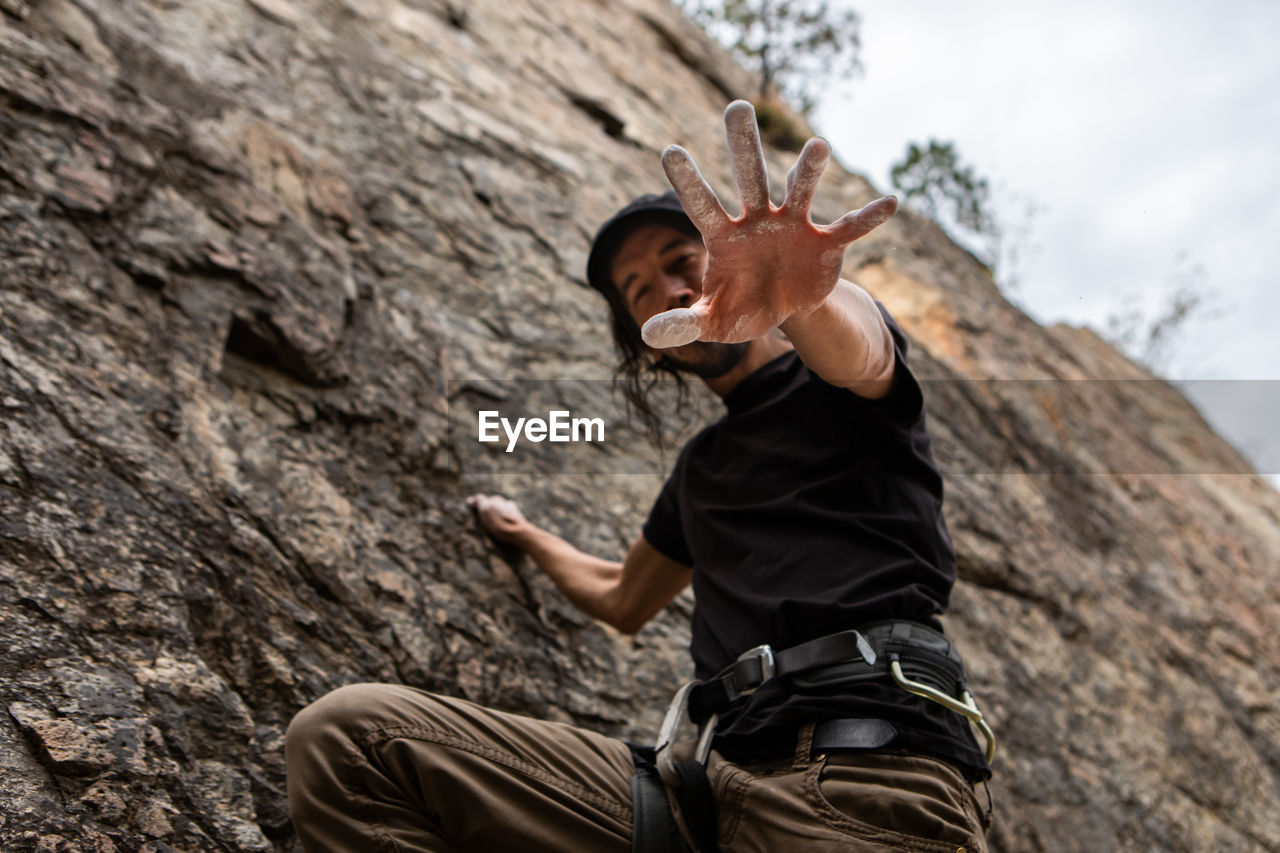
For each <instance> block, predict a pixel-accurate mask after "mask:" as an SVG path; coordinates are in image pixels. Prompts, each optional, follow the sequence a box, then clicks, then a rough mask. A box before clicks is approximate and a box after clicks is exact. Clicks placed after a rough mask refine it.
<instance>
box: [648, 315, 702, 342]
mask: <svg viewBox="0 0 1280 853" xmlns="http://www.w3.org/2000/svg"><path fill="white" fill-rule="evenodd" d="M701 331H702V329H701V323H700V322H699V320H698V315H697V314H695V313H694V312H693V311H691V310H690V309H688V308H675V309H673V310H671V311H664V312H662V313H661V314H657V315H655V316H653V317H650V318H649V321H648V322H647V323H645V324H644V327H643V328H641V329H640V337H641V338H642V339H643V340H644V342H645V343H646V344H648V345H649V346H651V347H653V348H654V349H667V348H669V347H679V346H684V345H685V344H689V343H693V342H694V341H696V340H697V339H698V335H699V334H700V333H701Z"/></svg>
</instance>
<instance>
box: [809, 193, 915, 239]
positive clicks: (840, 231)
mask: <svg viewBox="0 0 1280 853" xmlns="http://www.w3.org/2000/svg"><path fill="white" fill-rule="evenodd" d="M897 212H898V200H897V199H896V198H894V197H893V196H891V195H890V196H885V197H884V198H881V199H876V200H875V201H873V202H871V204H868V205H867V206H866V207H864V208H862V209H861V210H854V211H850V212H849V213H846V214H845V215H844V216H841V217H840V218H839V219H837V220H836V221H835V222H832V223H831V224H830V225H828V226H826V227H825V228H822V229H821V230H823V231H825V232H826V233H827V234H830V235H831V236H832V237H834V238H836V240H838V241H839V242H840V243H841V244H842V245H848V244H849V243H852V242H853V241H854V240H857V239H858V238H859V237H862V236H864V235H866V234H869V233H871V232H872V231H874V230H875V229H876V228H879V227H880V226H881V225H883V224H884V223H885V222H886V221H887V220H888V219H889V217H891V216H893V215H894V214H895V213H897Z"/></svg>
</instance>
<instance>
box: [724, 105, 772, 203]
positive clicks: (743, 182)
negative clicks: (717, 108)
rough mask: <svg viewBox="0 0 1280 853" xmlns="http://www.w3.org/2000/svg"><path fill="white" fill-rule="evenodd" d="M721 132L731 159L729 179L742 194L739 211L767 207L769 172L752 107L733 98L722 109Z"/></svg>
mask: <svg viewBox="0 0 1280 853" xmlns="http://www.w3.org/2000/svg"><path fill="white" fill-rule="evenodd" d="M724 133H725V137H726V138H727V139H728V141H729V154H730V156H731V157H732V159H733V179H734V180H735V181H736V182H737V184H738V194H739V195H741V196H742V212H743V213H744V214H745V213H750V212H751V211H753V210H764V211H767V210H768V209H769V171H768V169H767V168H766V167H765V164H764V148H763V147H762V146H761V145H760V128H758V127H757V126H756V108H755V107H753V106H751V104H750V103H748V102H747V101H734V102H733V103H732V104H730V105H729V107H728V108H727V109H726V110H725V111H724Z"/></svg>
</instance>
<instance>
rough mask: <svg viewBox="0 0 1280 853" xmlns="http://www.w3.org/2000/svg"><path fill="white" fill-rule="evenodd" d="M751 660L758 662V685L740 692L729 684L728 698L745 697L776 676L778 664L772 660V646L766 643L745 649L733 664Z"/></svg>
mask: <svg viewBox="0 0 1280 853" xmlns="http://www.w3.org/2000/svg"><path fill="white" fill-rule="evenodd" d="M752 659H758V660H759V661H760V683H759V684H756V685H754V686H752V687H746V688H743V689H741V690H740V689H738V686H737V685H736V684H730V685H728V687H729V688H730V693H731V695H730V697H729V698H731V699H737V698H738V697H739V696H746V695H748V694H751V693H754V692H755V691H756V690H758V689H759V687H760V685H761V684H764V683H765V682H766V681H768V680H769V679H770V678H773V677H774V676H775V675H777V674H778V664H777V661H775V660H774V658H773V646H771V645H769V644H768V643H765V644H764V645H760V646H756V647H755V648H754V649H747V650H746V651H745V652H743V653H742V654H740V655H738V659H737V661H735V663H742V662H743V661H748V660H752Z"/></svg>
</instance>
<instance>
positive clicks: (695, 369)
mask: <svg viewBox="0 0 1280 853" xmlns="http://www.w3.org/2000/svg"><path fill="white" fill-rule="evenodd" d="M749 346H750V342H749V341H743V342H742V343H736V344H722V343H715V342H711V341H694V342H693V343H691V344H685V345H684V346H682V347H674V348H672V349H670V350H665V351H664V352H663V356H662V360H663V362H665V363H666V364H667V366H669V367H670V368H671V369H673V370H678V371H680V372H681V373H692V374H693V375H694V376H697V377H699V378H700V379H719V378H720V377H721V376H724V375H725V374H726V373H728V372H729V371H730V370H733V369H734V368H735V367H737V366H738V364H739V363H741V361H742V359H743V358H745V357H746V355H747V349H748V348H749ZM677 353H679V354H678V355H677Z"/></svg>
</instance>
